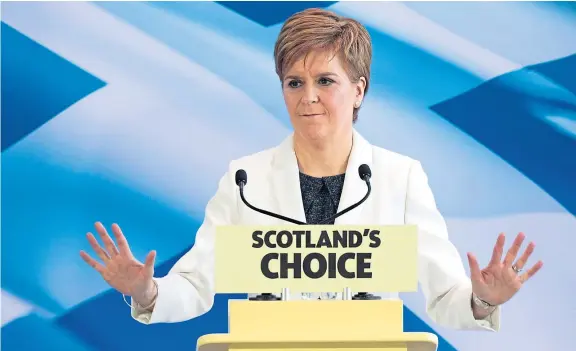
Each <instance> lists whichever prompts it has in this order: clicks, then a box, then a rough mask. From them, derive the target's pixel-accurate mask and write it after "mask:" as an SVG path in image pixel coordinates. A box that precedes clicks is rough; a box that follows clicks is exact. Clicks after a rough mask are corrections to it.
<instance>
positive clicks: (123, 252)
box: [80, 222, 156, 297]
mask: <svg viewBox="0 0 576 351" xmlns="http://www.w3.org/2000/svg"><path fill="white" fill-rule="evenodd" d="M94 227H95V228H96V231H97V232H98V234H99V235H100V238H101V239H102V242H103V243H104V248H105V249H104V248H102V246H100V244H99V243H98V241H97V240H96V238H95V237H94V235H93V234H92V233H88V234H86V236H87V238H88V242H89V243H90V245H91V246H92V249H94V252H96V254H97V255H98V257H99V258H100V260H102V263H100V262H98V261H96V260H95V259H93V258H92V257H91V256H90V255H89V254H87V253H86V252H85V251H80V256H81V257H82V258H83V259H84V261H86V263H88V264H89V265H90V266H92V267H93V268H94V269H95V270H96V271H97V272H98V273H100V274H101V275H102V278H104V280H105V281H106V282H107V283H108V284H109V285H110V286H111V287H113V288H114V289H116V290H118V291H119V292H121V293H122V294H125V295H130V296H135V297H136V296H143V295H144V294H145V293H146V291H147V290H148V289H149V288H150V285H152V284H153V282H152V277H153V276H154V260H155V258H156V252H155V251H151V252H150V253H148V255H147V256H146V260H145V262H144V263H142V262H140V261H138V260H137V259H136V258H135V257H134V255H132V251H130V247H129V246H128V242H127V240H126V238H125V237H124V235H123V234H122V230H121V229H120V227H119V226H118V225H117V224H113V225H112V232H113V233H114V238H115V239H116V243H117V245H118V246H116V245H115V244H114V241H112V238H110V236H109V235H108V232H107V231H106V228H105V227H104V226H103V225H102V223H100V222H97V223H96V224H95V225H94Z"/></svg>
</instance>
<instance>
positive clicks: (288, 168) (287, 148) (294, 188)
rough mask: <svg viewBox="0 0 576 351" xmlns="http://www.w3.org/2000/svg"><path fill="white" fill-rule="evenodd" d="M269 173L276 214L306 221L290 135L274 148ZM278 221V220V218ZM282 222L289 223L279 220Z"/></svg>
mask: <svg viewBox="0 0 576 351" xmlns="http://www.w3.org/2000/svg"><path fill="white" fill-rule="evenodd" d="M272 169H273V170H272V172H271V173H270V174H271V180H270V181H271V184H272V191H273V192H272V194H270V196H274V197H275V198H276V201H277V205H278V209H279V211H278V214H280V215H282V216H285V217H289V218H292V219H295V220H298V221H300V222H304V223H305V222H306V215H305V213H304V205H303V204H302V192H301V190H300V173H299V169H298V161H297V159H296V154H295V153H294V147H293V141H292V135H290V136H289V137H288V138H286V139H285V140H284V141H283V142H282V143H281V144H280V145H279V146H278V149H277V150H276V153H275V155H274V160H273V167H272ZM279 221H280V220H279ZM281 222H282V224H289V223H287V222H284V221H281Z"/></svg>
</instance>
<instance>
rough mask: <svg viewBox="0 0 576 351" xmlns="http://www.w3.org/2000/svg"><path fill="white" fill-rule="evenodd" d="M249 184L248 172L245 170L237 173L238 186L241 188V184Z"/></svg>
mask: <svg viewBox="0 0 576 351" xmlns="http://www.w3.org/2000/svg"><path fill="white" fill-rule="evenodd" d="M246 183H248V175H247V174H246V171H245V170H243V169H239V170H237V171H236V185H238V186H240V184H244V185H246Z"/></svg>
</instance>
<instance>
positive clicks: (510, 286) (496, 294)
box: [468, 233, 543, 305]
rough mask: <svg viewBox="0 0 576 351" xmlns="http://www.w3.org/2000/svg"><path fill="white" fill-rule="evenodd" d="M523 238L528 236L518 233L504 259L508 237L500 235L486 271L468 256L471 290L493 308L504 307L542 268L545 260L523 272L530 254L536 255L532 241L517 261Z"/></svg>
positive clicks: (472, 257) (472, 256) (471, 256)
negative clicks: (496, 306)
mask: <svg viewBox="0 0 576 351" xmlns="http://www.w3.org/2000/svg"><path fill="white" fill-rule="evenodd" d="M524 238H525V235H524V234H523V233H520V234H518V236H516V239H515V240H514V243H513V244H512V246H511V247H510V249H509V250H508V252H507V253H506V256H505V257H504V260H502V254H503V252H504V242H505V236H504V234H500V235H499V236H498V240H497V241H496V245H495V246H494V250H493V253H492V259H491V260H490V262H489V263H488V265H487V266H486V267H485V268H484V269H480V267H479V265H478V261H477V259H476V257H475V256H474V255H473V254H471V253H469V254H468V261H469V264H470V275H471V276H470V278H471V280H472V290H473V291H474V293H475V294H476V295H477V296H478V297H480V298H481V299H482V300H484V301H486V302H488V303H490V304H492V305H501V304H503V303H504V302H506V301H508V300H510V299H511V298H512V296H514V295H515V294H516V293H517V292H518V291H519V290H520V288H522V286H523V284H524V283H525V282H526V281H527V280H528V279H530V278H531V277H533V276H534V275H535V274H536V273H537V272H538V271H539V270H540V268H542V265H543V263H542V261H538V262H536V263H535V264H534V265H533V266H532V267H530V269H528V270H527V271H526V272H524V273H521V271H522V270H523V269H524V266H525V265H526V263H527V262H528V259H529V258H530V255H532V252H534V247H535V245H534V243H532V242H531V243H530V244H528V247H527V248H526V250H525V251H524V253H523V254H522V255H521V256H520V257H519V258H518V260H517V261H516V262H514V260H516V257H517V255H518V252H519V251H520V247H521V246H522V242H524Z"/></svg>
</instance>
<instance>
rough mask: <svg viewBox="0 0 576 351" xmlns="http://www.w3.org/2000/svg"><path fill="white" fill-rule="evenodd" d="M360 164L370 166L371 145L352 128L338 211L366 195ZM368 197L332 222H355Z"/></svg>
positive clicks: (336, 223)
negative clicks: (359, 171) (350, 146)
mask: <svg viewBox="0 0 576 351" xmlns="http://www.w3.org/2000/svg"><path fill="white" fill-rule="evenodd" d="M362 164H367V165H368V166H370V167H371V168H372V147H371V145H370V143H368V141H366V139H364V138H363V137H362V136H361V135H360V134H359V133H358V132H357V131H356V130H354V134H353V139H352V151H351V153H350V157H349V159H348V165H347V167H346V176H345V179H344V187H343V189H342V195H341V196H340V203H339V205H338V212H340V211H342V210H344V209H345V208H347V207H349V206H351V205H353V204H355V203H356V202H358V201H360V200H361V199H362V198H363V197H364V195H366V191H367V190H368V188H367V187H366V182H364V180H362V179H361V178H360V175H359V174H358V167H360V165H362ZM369 199H370V198H368V199H367V200H366V201H365V202H364V203H362V204H361V205H360V206H358V207H356V208H355V209H353V210H351V211H349V212H348V213H346V214H344V215H342V216H340V217H338V218H336V221H335V223H334V224H335V225H338V224H357V223H358V219H359V216H360V213H361V212H362V209H363V208H364V204H366V202H367V201H368V200H369Z"/></svg>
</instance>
